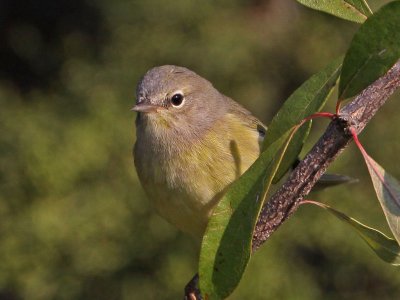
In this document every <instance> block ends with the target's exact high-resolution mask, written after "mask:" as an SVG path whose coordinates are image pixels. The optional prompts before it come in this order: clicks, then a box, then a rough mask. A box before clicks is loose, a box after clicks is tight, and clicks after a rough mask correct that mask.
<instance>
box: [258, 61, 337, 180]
mask: <svg viewBox="0 0 400 300" xmlns="http://www.w3.org/2000/svg"><path fill="white" fill-rule="evenodd" d="M341 62H342V57H341V58H339V59H336V60H335V61H334V62H332V63H331V64H330V65H328V66H327V67H326V68H325V69H324V70H323V71H321V72H319V73H317V74H315V75H314V76H312V77H311V78H310V79H308V80H307V81H306V82H305V83H303V84H302V85H301V86H300V87H299V88H298V89H297V90H296V91H294V93H293V94H292V95H291V96H290V97H289V98H288V99H287V100H286V101H285V103H284V104H283V106H282V108H281V109H280V110H279V111H278V113H277V114H276V115H275V116H274V118H273V119H272V121H271V124H270V126H269V130H268V132H267V136H266V138H265V140H264V143H263V149H267V148H268V147H269V146H270V145H271V144H272V143H274V142H275V141H276V140H277V139H279V137H280V136H282V134H284V133H285V132H287V131H288V130H289V129H290V128H292V127H293V126H294V125H295V124H299V123H300V122H301V121H302V120H303V119H304V118H306V117H308V116H309V115H311V114H313V113H315V112H319V111H320V110H321V109H322V108H323V107H324V105H325V103H326V100H327V99H328V96H329V94H330V93H331V92H332V90H333V88H334V86H335V84H336V81H337V79H338V77H339V74H340V68H341ZM310 126H311V122H308V124H307V125H303V127H301V128H300V129H299V130H298V131H297V132H296V134H295V135H294V137H293V140H292V142H291V143H290V145H289V147H288V149H287V153H286V154H285V157H284V159H283V161H282V163H281V165H280V167H279V170H278V172H277V174H276V175H275V178H274V183H276V182H278V181H279V180H280V179H281V177H282V176H283V175H284V174H285V173H286V172H287V170H288V169H289V168H290V167H292V165H293V163H294V162H295V160H296V159H297V158H298V155H299V153H300V151H301V149H302V148H303V145H304V142H305V140H306V139H307V137H308V133H309V129H310Z"/></svg>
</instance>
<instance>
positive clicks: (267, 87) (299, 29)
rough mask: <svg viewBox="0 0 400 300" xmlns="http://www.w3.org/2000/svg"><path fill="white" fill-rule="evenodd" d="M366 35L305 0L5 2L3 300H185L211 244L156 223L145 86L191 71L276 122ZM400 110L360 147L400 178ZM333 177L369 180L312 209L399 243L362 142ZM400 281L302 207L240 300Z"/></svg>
mask: <svg viewBox="0 0 400 300" xmlns="http://www.w3.org/2000/svg"><path fill="white" fill-rule="evenodd" d="M385 2H387V1H370V4H371V6H372V8H373V9H374V10H375V9H377V8H379V7H380V6H381V5H382V4H383V3H385ZM357 28H358V25H357V24H353V23H350V22H347V21H344V20H340V19H337V18H335V17H332V16H329V15H326V14H323V13H320V12H316V11H312V10H310V9H307V8H305V7H303V6H301V5H299V4H297V2H295V1H294V0H280V1H278V0H276V1H267V0H218V1H213V0H203V1H193V0H175V1H168V2H166V1H162V0H147V1H135V0H131V1H128V0H114V1H106V0H87V1H79V0H58V1H51V0H41V1H34V0H26V1H15V0H1V1H0V299H1V300H3V299H4V300H5V299H8V300H14V299H16V300H17V299H32V300H39V299H41V300H49V299H65V300H66V299H100V300H102V299H181V297H182V289H183V286H184V285H185V283H186V282H187V281H188V280H189V279H190V278H191V276H192V275H193V273H194V272H195V270H196V266H197V255H198V247H199V245H198V244H197V243H196V241H194V240H192V239H191V238H190V237H187V236H184V235H183V234H181V233H179V232H178V231H177V230H175V229H174V228H173V227H171V226H170V225H168V224H167V223H166V222H165V221H164V220H162V219H161V218H160V217H158V216H157V215H156V214H155V213H154V212H153V211H152V209H151V207H150V205H149V203H148V201H147V200H146V197H145V195H144V193H143V191H142V189H141V187H140V184H139V182H138V179H137V176H136V172H135V169H134V165H133V160H132V158H131V149H132V145H133V143H134V141H135V128H134V118H135V114H134V113H132V112H131V111H130V110H129V109H130V108H131V106H133V104H134V101H135V96H134V94H135V85H136V82H137V81H138V79H139V78H140V76H142V75H143V74H144V72H145V71H146V70H147V69H149V68H151V67H153V66H156V65H160V64H177V65H183V66H186V67H189V68H191V69H193V70H195V71H196V72H197V73H199V74H201V75H203V76H204V77H206V78H208V79H209V80H211V81H212V82H213V83H214V85H215V86H216V87H217V88H218V89H219V90H220V91H222V92H224V93H225V94H227V95H229V96H231V97H233V98H234V99H236V100H237V101H239V102H241V103H242V104H243V105H244V106H246V107H247V108H248V109H249V110H251V111H253V112H254V114H255V115H256V116H258V117H259V118H260V119H261V120H263V121H264V122H265V123H267V124H268V122H269V120H271V118H272V116H273V115H274V113H275V112H276V111H277V110H278V108H279V106H280V105H281V104H282V103H283V101H284V100H285V99H286V98H287V97H288V96H289V95H290V93H292V92H293V91H294V89H296V87H298V86H299V85H300V84H301V83H302V82H303V81H304V80H306V79H307V78H308V77H309V76H310V75H311V74H313V73H315V72H317V71H318V70H319V69H321V68H322V67H323V66H324V65H326V64H327V63H328V62H330V61H331V60H333V59H334V58H336V57H338V56H339V55H341V54H343V53H344V52H345V51H346V49H347V47H348V44H349V42H350V40H351V37H352V35H353V34H354V32H355V31H356V29H357ZM399 98H400V97H399V94H397V96H394V97H392V100H391V101H390V102H389V103H388V104H387V105H386V106H385V107H384V108H383V109H382V110H381V111H380V112H379V114H378V115H377V116H376V118H375V119H374V120H373V121H372V122H371V123H370V125H369V126H368V127H367V129H366V131H365V132H364V133H363V134H362V136H361V140H362V141H363V142H364V144H365V147H366V148H367V150H368V151H369V152H370V154H371V156H372V157H374V158H375V159H376V160H377V161H378V162H380V163H381V164H382V165H383V166H385V167H386V168H387V170H388V171H389V172H391V173H392V174H393V175H394V176H396V177H397V178H400V165H399V163H398V152H399V151H400V139H399V126H400V119H399V118H398V112H399V109H400V103H399V101H396V100H400V99H399ZM334 100H335V99H331V101H330V103H329V105H328V108H327V109H330V110H333V107H334ZM326 124H327V121H324V120H322V121H320V120H319V121H318V122H317V123H316V124H315V127H314V130H313V132H312V138H311V141H310V143H309V144H308V145H307V147H306V148H309V147H310V146H311V145H312V141H315V139H316V138H317V137H318V136H319V135H320V134H321V132H322V131H323V129H324V128H325V126H326ZM332 170H333V171H336V172H341V173H346V174H348V175H351V176H353V177H356V178H359V183H357V184H352V185H348V186H343V187H337V188H334V189H331V190H325V191H323V192H320V193H318V194H315V195H313V197H312V198H313V199H315V200H320V201H324V202H327V203H329V204H331V205H333V206H334V207H336V208H339V209H341V210H342V211H345V212H347V213H348V214H350V215H352V216H354V217H356V218H358V219H360V220H361V221H363V222H365V223H367V224H370V225H372V226H375V227H377V228H379V229H381V230H383V231H384V232H388V230H387V227H386V225H385V221H384V217H383V214H382V211H381V210H380V207H379V204H378V202H377V200H376V197H375V194H374V191H373V188H372V186H371V183H370V180H369V178H368V174H367V170H366V167H365V166H364V164H363V161H362V159H361V156H360V154H359V153H358V151H357V150H356V149H355V147H354V146H351V147H349V148H348V149H347V150H346V151H345V153H344V154H343V155H342V156H341V157H340V158H339V159H338V160H337V161H336V162H335V163H334V165H333V166H332ZM399 283H400V275H399V270H398V269H396V268H395V267H392V266H390V265H388V264H385V263H383V262H381V261H380V260H379V259H378V258H377V257H376V256H375V255H374V254H373V252H372V251H371V250H370V249H369V248H368V247H367V246H366V245H365V244H364V242H363V241H362V240H361V239H360V238H359V237H358V236H357V235H356V233H354V232H353V231H351V230H350V229H349V228H348V227H347V226H346V225H345V224H342V223H340V222H338V221H337V220H336V219H334V218H333V217H331V216H330V215H328V214H327V213H326V212H324V211H322V210H319V209H318V208H316V207H302V208H300V209H299V211H298V212H297V213H296V214H295V216H293V217H292V218H291V219H290V220H289V221H288V222H287V223H285V224H284V226H282V227H281V228H280V229H279V230H278V232H276V233H275V234H274V235H273V236H272V238H271V239H270V240H269V241H268V243H267V244H265V246H264V247H263V248H262V249H261V250H260V251H259V252H258V253H256V254H255V255H254V258H253V259H252V261H251V263H250V265H249V268H248V270H247V272H246V274H245V276H244V279H243V281H242V282H241V285H240V287H239V288H238V290H237V291H236V292H235V293H234V294H233V295H232V297H231V299H378V298H379V299H381V300H384V299H395V298H398V296H399V294H400V284H399Z"/></svg>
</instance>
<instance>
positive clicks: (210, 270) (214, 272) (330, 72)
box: [199, 60, 340, 299]
mask: <svg viewBox="0 0 400 300" xmlns="http://www.w3.org/2000/svg"><path fill="white" fill-rule="evenodd" d="M339 70H340V62H339V60H338V61H336V62H334V63H332V64H331V65H329V66H328V67H327V68H326V69H325V70H323V71H321V72H320V73H318V74H317V75H314V76H313V77H311V78H310V79H309V81H307V82H306V83H305V84H303V86H304V89H306V91H308V92H304V93H303V92H300V91H299V90H298V91H296V93H298V95H299V97H298V98H297V97H296V99H295V100H294V98H293V99H292V100H291V101H293V106H292V107H289V106H288V105H284V106H283V107H282V109H281V110H280V111H279V113H278V114H280V115H281V116H280V117H279V120H280V121H279V122H278V121H275V122H273V123H272V124H271V126H270V127H269V129H268V132H267V138H266V143H265V144H264V146H265V148H264V149H265V150H264V151H263V152H262V153H261V155H260V157H259V158H258V159H257V160H256V162H255V163H254V164H253V165H252V166H251V167H250V168H249V169H248V170H247V171H246V172H245V173H244V174H243V175H242V176H241V177H240V178H239V179H238V180H237V181H235V182H234V183H232V184H231V185H230V186H229V187H228V189H227V191H226V192H225V194H224V196H223V197H222V199H221V201H220V202H219V203H218V205H217V207H216V208H215V209H214V212H213V215H212V217H211V219H210V221H209V223H208V226H207V229H206V232H205V234H204V237H203V243H202V247H201V252H200V262H199V275H200V288H201V291H202V293H203V295H204V296H207V297H209V299H220V298H225V297H227V296H228V295H229V294H231V293H232V291H233V290H234V289H235V288H236V286H237V285H238V284H239V282H240V279H241V278H242V275H243V273H244V271H245V269H246V266H247V263H248V261H249V259H250V255H251V247H252V245H251V243H252V237H253V231H254V227H255V224H256V221H257V218H258V215H259V213H260V210H261V207H262V205H263V202H264V199H265V195H266V194H267V193H268V191H269V188H270V185H271V182H272V179H273V177H274V175H275V173H276V171H277V169H278V166H279V164H280V162H281V160H282V157H283V155H284V153H285V151H286V150H287V148H288V145H289V142H290V141H291V140H292V138H293V134H294V132H295V131H294V127H295V126H296V125H297V124H298V123H299V122H300V120H302V118H303V116H304V115H306V116H307V115H309V114H312V113H315V112H316V110H318V109H320V108H321V106H322V104H323V103H324V102H325V98H326V96H327V95H328V94H329V91H330V90H331V88H332V87H333V85H334V83H335V81H336V79H337V77H338V74H339ZM303 86H302V87H300V88H299V89H302V88H303ZM327 86H329V87H330V88H327ZM321 91H325V92H324V93H325V98H324V97H321V93H322V92H321ZM309 93H310V94H311V93H313V95H314V96H310V95H309ZM324 93H322V94H324ZM300 148H301V147H300ZM297 154H298V152H297V153H296V155H295V156H296V157H297ZM292 155H293V154H292Z"/></svg>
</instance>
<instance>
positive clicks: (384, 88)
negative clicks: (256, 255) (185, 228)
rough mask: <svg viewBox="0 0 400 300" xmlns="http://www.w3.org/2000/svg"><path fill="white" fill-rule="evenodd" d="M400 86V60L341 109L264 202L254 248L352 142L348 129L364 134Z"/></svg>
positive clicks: (295, 206)
mask: <svg viewBox="0 0 400 300" xmlns="http://www.w3.org/2000/svg"><path fill="white" fill-rule="evenodd" d="M399 87H400V60H399V61H398V62H397V63H396V64H395V65H394V66H393V67H392V68H391V69H390V70H389V71H388V72H387V73H386V74H385V75H384V76H382V77H381V78H379V79H378V80H377V81H375V82H374V83H372V84H371V85H370V86H369V87H367V88H366V89H365V90H363V91H362V92H361V93H360V94H359V95H358V96H357V97H356V98H355V99H354V100H353V101H352V102H350V103H349V104H348V105H346V106H345V107H344V108H343V109H342V110H341V111H340V114H339V116H338V117H337V118H335V119H334V120H332V122H331V123H330V124H329V126H328V128H327V129H326V131H325V133H324V135H323V136H322V137H321V138H320V139H319V140H318V142H317V143H316V144H315V145H314V147H313V148H312V149H311V150H310V152H309V153H308V154H307V155H306V157H305V158H304V160H303V161H301V162H300V163H299V164H298V166H297V167H296V168H295V169H294V170H293V171H292V173H291V174H290V175H289V177H288V179H287V180H286V182H285V183H284V184H283V186H282V187H281V188H280V189H279V190H278V191H277V192H276V193H275V194H274V195H273V196H272V197H271V198H270V200H269V201H268V202H266V203H265V204H264V206H263V208H262V210H261V214H260V216H259V218H258V221H257V225H256V228H255V231H254V234H253V251H255V250H256V249H258V248H259V247H260V246H261V245H262V244H263V243H264V242H265V241H266V240H267V239H268V238H269V237H270V236H271V234H272V233H274V232H275V231H276V230H277V229H278V228H279V226H281V225H282V223H283V222H284V221H285V220H286V219H287V218H288V217H289V216H291V215H292V214H293V213H294V212H295V211H296V209H297V208H298V206H299V203H300V201H301V200H302V199H303V198H304V197H305V196H306V195H307V194H308V193H309V192H310V191H311V189H312V187H313V186H314V185H315V184H316V182H317V181H318V179H319V178H320V177H321V176H322V174H323V173H325V171H326V169H327V167H328V166H329V165H330V164H331V163H332V162H333V161H334V160H335V159H336V157H337V156H338V155H339V154H340V153H341V152H342V151H343V150H344V149H345V148H346V146H347V145H348V144H349V143H350V141H351V140H352V137H351V134H350V132H349V130H348V128H349V127H350V126H353V127H354V128H355V129H356V131H357V133H360V132H361V131H362V130H363V129H364V127H365V126H366V125H367V124H368V122H369V121H370V120H371V119H372V117H373V116H374V115H375V114H376V113H377V111H378V110H379V108H380V107H381V106H382V105H383V104H384V103H385V102H386V100H387V99H388V98H389V97H390V96H391V95H392V94H393V93H394V92H395V90H396V89H397V88H399Z"/></svg>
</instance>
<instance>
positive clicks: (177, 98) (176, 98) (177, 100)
mask: <svg viewBox="0 0 400 300" xmlns="http://www.w3.org/2000/svg"><path fill="white" fill-rule="evenodd" d="M182 103H183V95H182V94H179V93H177V94H175V95H173V96H172V97H171V104H172V105H173V106H181V105H182Z"/></svg>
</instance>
